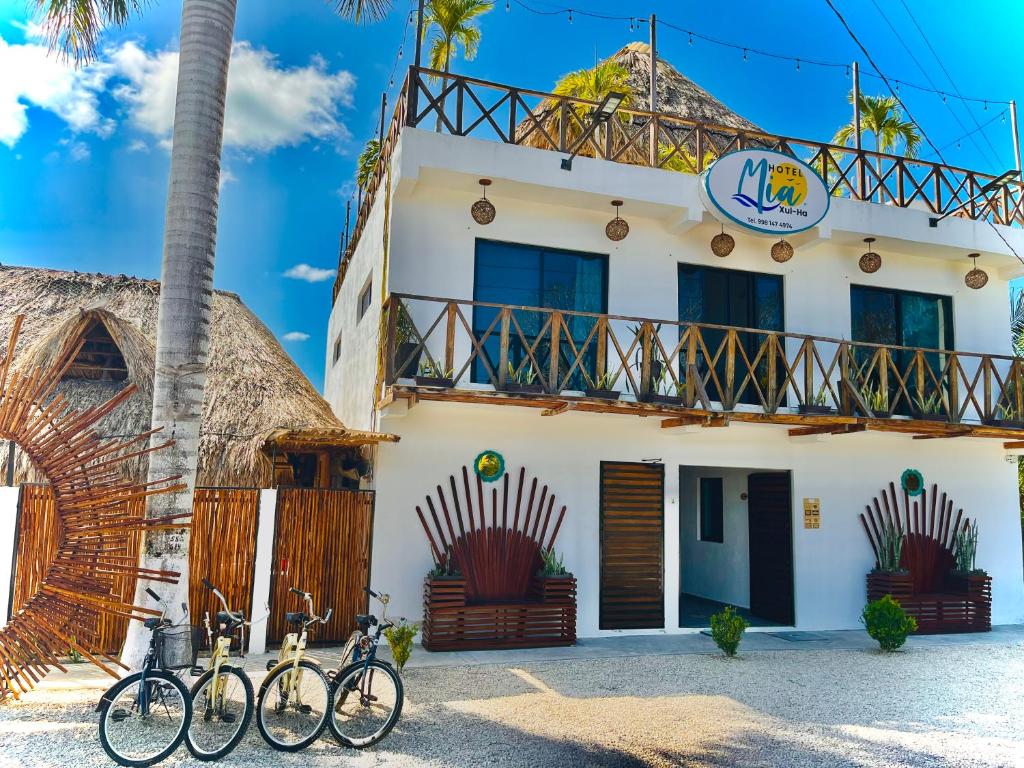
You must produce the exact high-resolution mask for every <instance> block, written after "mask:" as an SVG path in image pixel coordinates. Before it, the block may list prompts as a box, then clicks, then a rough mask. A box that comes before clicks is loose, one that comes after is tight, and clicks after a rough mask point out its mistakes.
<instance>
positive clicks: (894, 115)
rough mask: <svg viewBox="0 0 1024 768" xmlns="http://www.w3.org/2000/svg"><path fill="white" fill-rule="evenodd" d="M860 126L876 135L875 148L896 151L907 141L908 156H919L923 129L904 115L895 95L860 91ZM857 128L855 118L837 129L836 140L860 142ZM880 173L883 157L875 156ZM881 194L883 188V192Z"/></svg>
mask: <svg viewBox="0 0 1024 768" xmlns="http://www.w3.org/2000/svg"><path fill="white" fill-rule="evenodd" d="M853 98H854V97H853V91H850V95H849V102H850V104H851V105H852V104H853ZM859 105H860V130H861V133H862V134H864V133H867V134H869V135H870V136H871V137H872V138H873V139H874V144H875V152H883V153H895V152H897V151H898V148H899V145H900V144H902V145H903V152H902V154H903V156H904V157H917V150H918V149H919V148H920V146H921V132H920V130H919V129H918V127H917V124H916V123H914V122H912V121H910V120H904V119H903V110H902V109H900V102H899V99H897V98H896V97H895V96H867V95H865V94H863V93H862V94H861V95H860V100H859ZM856 139H857V129H856V127H855V126H854V124H853V121H852V120H851V121H850V122H849V123H847V124H846V125H844V126H843V127H841V128H840V129H839V130H838V131H836V135H835V136H834V137H833V138H832V143H833V144H841V145H847V144H856ZM875 166H876V168H877V169H878V175H879V176H881V175H882V158H880V157H877V158H875ZM879 195H880V196H881V192H880V193H879Z"/></svg>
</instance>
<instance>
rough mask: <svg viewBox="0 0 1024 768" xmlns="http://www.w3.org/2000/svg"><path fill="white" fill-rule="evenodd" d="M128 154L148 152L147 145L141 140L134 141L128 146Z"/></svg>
mask: <svg viewBox="0 0 1024 768" xmlns="http://www.w3.org/2000/svg"><path fill="white" fill-rule="evenodd" d="M128 151H129V152H149V144H147V143H146V142H144V141H143V140H142V139H136V140H135V141H133V142H132V143H131V144H129V145H128Z"/></svg>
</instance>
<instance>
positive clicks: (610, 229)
mask: <svg viewBox="0 0 1024 768" xmlns="http://www.w3.org/2000/svg"><path fill="white" fill-rule="evenodd" d="M612 205H614V206H615V218H614V219H612V220H611V221H609V222H608V223H607V224H605V227H604V233H605V234H606V235H608V239H609V240H614V241H615V242H618V241H619V240H624V239H625V237H626V235H628V234H629V224H628V223H627V222H626V220H625V219H623V218H622V217H620V216H619V206H621V205H622V201H621V200H612Z"/></svg>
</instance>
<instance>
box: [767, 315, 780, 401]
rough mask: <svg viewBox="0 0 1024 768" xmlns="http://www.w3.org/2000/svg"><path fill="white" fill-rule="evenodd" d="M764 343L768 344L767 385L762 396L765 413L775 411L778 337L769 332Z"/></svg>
mask: <svg viewBox="0 0 1024 768" xmlns="http://www.w3.org/2000/svg"><path fill="white" fill-rule="evenodd" d="M765 343H766V344H767V345H768V386H767V387H765V392H764V398H765V404H764V410H765V413H775V411H776V410H777V408H776V404H775V398H776V396H777V394H778V389H779V383H778V373H779V369H778V360H777V357H778V352H779V350H778V337H776V335H775V334H774V333H773V334H770V335H769V336H768V338H767V339H765Z"/></svg>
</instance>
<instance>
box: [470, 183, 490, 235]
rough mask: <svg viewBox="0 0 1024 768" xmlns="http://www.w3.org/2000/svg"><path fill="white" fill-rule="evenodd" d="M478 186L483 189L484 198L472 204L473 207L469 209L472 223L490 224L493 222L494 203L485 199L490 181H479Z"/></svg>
mask: <svg viewBox="0 0 1024 768" xmlns="http://www.w3.org/2000/svg"><path fill="white" fill-rule="evenodd" d="M480 186H481V187H483V193H484V196H483V197H481V198H480V199H479V200H477V201H476V202H475V203H473V207H472V208H470V209H469V212H470V214H472V216H473V221H475V222H476V223H477V224H490V223H491V222H492V221H494V214H495V213H496V211H495V210H494V203H492V202H491V201H490V200H488V199H487V188H488V187H489V186H491V180H490V179H480Z"/></svg>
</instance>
